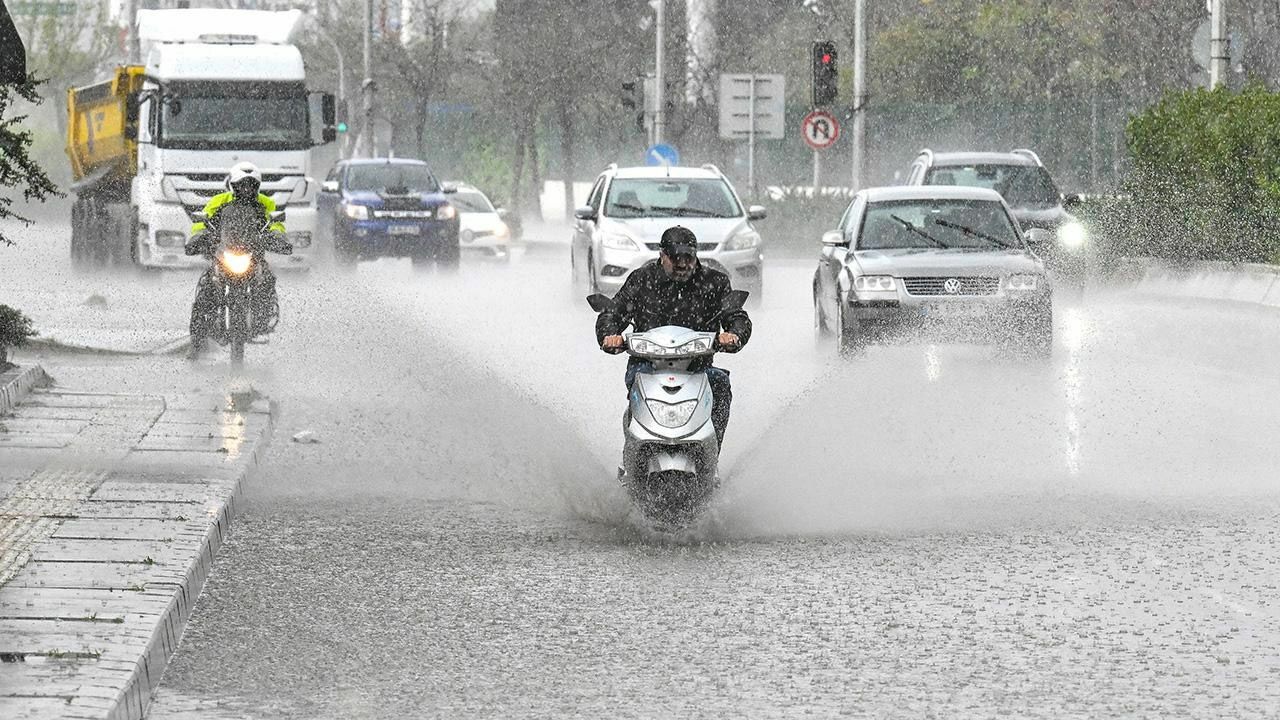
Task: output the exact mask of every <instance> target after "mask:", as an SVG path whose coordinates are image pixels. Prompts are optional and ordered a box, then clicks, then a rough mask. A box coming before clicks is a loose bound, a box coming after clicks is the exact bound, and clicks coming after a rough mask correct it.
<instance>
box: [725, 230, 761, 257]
mask: <svg viewBox="0 0 1280 720" xmlns="http://www.w3.org/2000/svg"><path fill="white" fill-rule="evenodd" d="M760 242H761V241H760V233H758V232H756V231H755V230H752V229H751V228H746V229H744V230H742V231H740V232H738V233H737V234H735V235H734V236H733V237H731V238H729V242H728V243H726V244H725V246H724V249H725V250H727V251H732V250H750V249H751V248H754V247H760Z"/></svg>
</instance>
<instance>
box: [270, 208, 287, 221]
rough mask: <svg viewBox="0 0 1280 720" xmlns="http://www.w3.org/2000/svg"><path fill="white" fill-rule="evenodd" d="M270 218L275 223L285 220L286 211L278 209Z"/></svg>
mask: <svg viewBox="0 0 1280 720" xmlns="http://www.w3.org/2000/svg"><path fill="white" fill-rule="evenodd" d="M270 220H271V222H273V223H278V222H284V211H283V210H276V211H275V212H273V213H271V215H270Z"/></svg>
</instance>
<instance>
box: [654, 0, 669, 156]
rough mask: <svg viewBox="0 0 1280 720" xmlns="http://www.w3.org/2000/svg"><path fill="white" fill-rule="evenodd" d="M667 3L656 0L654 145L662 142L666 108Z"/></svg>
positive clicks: (663, 0) (662, 0)
mask: <svg viewBox="0 0 1280 720" xmlns="http://www.w3.org/2000/svg"><path fill="white" fill-rule="evenodd" d="M666 7H667V2H666V0H658V7H657V10H658V22H657V25H658V37H657V42H656V44H655V47H654V51H653V61H654V69H653V80H654V83H653V84H654V90H653V95H654V98H655V99H656V100H657V102H656V105H655V107H654V111H653V143H654V144H655V145H656V144H658V143H661V142H662V126H663V125H664V123H665V117H664V116H665V115H666V112H665V111H666V108H667V98H666V94H667V74H666V72H664V70H665V68H664V65H665V64H666V61H667V53H666V47H664V46H665V45H666V42H667V33H666V26H667V10H666Z"/></svg>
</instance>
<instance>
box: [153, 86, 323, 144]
mask: <svg viewBox="0 0 1280 720" xmlns="http://www.w3.org/2000/svg"><path fill="white" fill-rule="evenodd" d="M166 91H167V93H168V94H167V96H166V98H165V100H164V102H163V103H161V112H160V123H159V137H158V139H157V142H158V143H159V145H160V147H163V148H176V149H183V150H231V149H243V150H305V149H309V148H310V147H311V130H310V125H309V121H308V113H309V110H308V107H307V93H306V90H305V89H304V88H303V87H302V85H299V84H296V83H234V82H227V83H211V82H189V83H183V82H176V83H171V84H170V85H168V86H167V87H166Z"/></svg>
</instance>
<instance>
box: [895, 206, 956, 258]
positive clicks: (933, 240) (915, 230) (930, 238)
mask: <svg viewBox="0 0 1280 720" xmlns="http://www.w3.org/2000/svg"><path fill="white" fill-rule="evenodd" d="M889 217H891V218H893V219H894V220H897V221H898V222H900V223H902V226H903V227H905V228H906V229H908V230H910V231H911V232H913V233H915V234H917V235H919V236H920V237H922V238H924V239H925V240H928V241H929V242H931V243H933V244H934V245H937V246H938V247H940V248H942V249H943V250H950V249H951V246H950V245H948V244H946V243H944V242H942V241H941V240H939V239H938V238H936V237H934V236H932V235H930V234H929V233H927V232H925V231H924V230H921V229H920V228H918V227H916V226H915V225H912V224H911V221H910V220H907V219H905V218H900V217H898V216H897V215H890V216H889Z"/></svg>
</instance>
